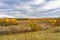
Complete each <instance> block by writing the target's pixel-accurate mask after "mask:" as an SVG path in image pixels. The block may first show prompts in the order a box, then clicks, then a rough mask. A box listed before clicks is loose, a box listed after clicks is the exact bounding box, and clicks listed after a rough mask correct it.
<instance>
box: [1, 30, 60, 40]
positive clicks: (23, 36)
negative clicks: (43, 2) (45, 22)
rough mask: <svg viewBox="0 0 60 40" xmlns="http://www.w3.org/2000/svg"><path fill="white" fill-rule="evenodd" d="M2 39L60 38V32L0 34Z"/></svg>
mask: <svg viewBox="0 0 60 40" xmlns="http://www.w3.org/2000/svg"><path fill="white" fill-rule="evenodd" d="M51 31H52V30H51ZM0 40H60V33H51V32H49V30H45V31H36V32H28V33H21V34H13V35H5V36H0Z"/></svg>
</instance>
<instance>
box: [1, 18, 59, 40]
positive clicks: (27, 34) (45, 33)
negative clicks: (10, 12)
mask: <svg viewBox="0 0 60 40" xmlns="http://www.w3.org/2000/svg"><path fill="white" fill-rule="evenodd" d="M0 40H60V18H40V19H15V18H13V19H11V18H4V19H0Z"/></svg>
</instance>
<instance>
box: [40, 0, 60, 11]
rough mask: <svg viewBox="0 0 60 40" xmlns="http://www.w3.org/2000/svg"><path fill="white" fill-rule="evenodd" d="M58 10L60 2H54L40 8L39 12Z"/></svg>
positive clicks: (57, 0) (56, 0)
mask: <svg viewBox="0 0 60 40" xmlns="http://www.w3.org/2000/svg"><path fill="white" fill-rule="evenodd" d="M56 8H60V0H54V1H50V2H48V3H47V4H46V5H45V6H43V7H41V8H40V10H42V11H43V10H45V11H46V10H51V9H56Z"/></svg>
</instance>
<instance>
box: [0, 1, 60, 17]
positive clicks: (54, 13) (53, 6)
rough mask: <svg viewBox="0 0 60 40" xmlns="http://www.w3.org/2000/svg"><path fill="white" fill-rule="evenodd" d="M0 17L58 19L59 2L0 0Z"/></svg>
mask: <svg viewBox="0 0 60 40" xmlns="http://www.w3.org/2000/svg"><path fill="white" fill-rule="evenodd" d="M0 16H1V17H16V18H47V17H60V0H0Z"/></svg>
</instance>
